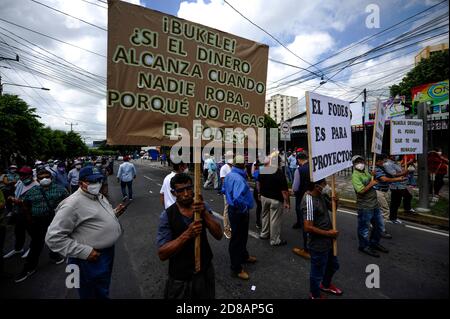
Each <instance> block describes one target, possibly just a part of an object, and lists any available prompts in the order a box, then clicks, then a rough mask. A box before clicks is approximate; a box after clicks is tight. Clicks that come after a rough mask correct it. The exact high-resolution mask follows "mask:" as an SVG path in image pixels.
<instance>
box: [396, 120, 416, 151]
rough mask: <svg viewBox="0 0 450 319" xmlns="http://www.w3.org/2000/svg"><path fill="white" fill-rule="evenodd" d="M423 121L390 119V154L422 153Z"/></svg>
mask: <svg viewBox="0 0 450 319" xmlns="http://www.w3.org/2000/svg"><path fill="white" fill-rule="evenodd" d="M422 152H423V121H422V120H391V152H390V153H391V155H402V154H422Z"/></svg>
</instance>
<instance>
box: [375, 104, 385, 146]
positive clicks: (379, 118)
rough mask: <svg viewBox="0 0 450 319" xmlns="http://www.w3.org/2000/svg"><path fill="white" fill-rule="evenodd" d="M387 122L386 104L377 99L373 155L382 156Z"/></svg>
mask: <svg viewBox="0 0 450 319" xmlns="http://www.w3.org/2000/svg"><path fill="white" fill-rule="evenodd" d="M385 120H386V109H385V107H384V104H383V103H381V102H380V99H377V105H376V113H375V122H374V130H373V138H372V153H375V154H381V151H382V147H383V135H384V121H385Z"/></svg>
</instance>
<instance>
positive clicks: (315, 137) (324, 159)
mask: <svg viewBox="0 0 450 319" xmlns="http://www.w3.org/2000/svg"><path fill="white" fill-rule="evenodd" d="M306 114H307V119H308V145H309V163H310V164H309V167H310V175H311V180H312V181H318V180H320V179H322V178H325V177H328V176H330V175H333V174H334V173H337V172H339V171H341V170H343V169H346V168H348V167H351V166H352V161H351V158H352V129H351V119H350V104H349V102H346V101H342V100H338V99H335V98H332V97H328V96H324V95H320V94H317V93H312V92H306Z"/></svg>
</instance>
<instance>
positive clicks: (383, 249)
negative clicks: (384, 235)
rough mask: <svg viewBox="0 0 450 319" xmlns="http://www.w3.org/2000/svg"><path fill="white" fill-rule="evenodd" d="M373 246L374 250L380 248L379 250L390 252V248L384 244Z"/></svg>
mask: <svg viewBox="0 0 450 319" xmlns="http://www.w3.org/2000/svg"><path fill="white" fill-rule="evenodd" d="M371 248H372V250H378V251H381V252H382V253H388V252H389V249H387V248H386V247H384V246H382V245H380V244H378V245H373V246H372V247H371Z"/></svg>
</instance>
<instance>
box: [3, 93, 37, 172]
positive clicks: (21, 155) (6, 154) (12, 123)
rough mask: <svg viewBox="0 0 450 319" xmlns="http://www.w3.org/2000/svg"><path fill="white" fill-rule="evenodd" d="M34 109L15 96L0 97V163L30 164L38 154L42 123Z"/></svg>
mask: <svg viewBox="0 0 450 319" xmlns="http://www.w3.org/2000/svg"><path fill="white" fill-rule="evenodd" d="M35 112H36V110H35V109H34V108H29V107H28V105H27V103H25V102H24V101H23V100H22V99H20V98H19V97H18V96H17V95H10V94H5V95H2V96H0V163H2V164H3V165H4V166H7V165H9V164H10V163H11V161H13V160H14V161H16V160H17V162H18V164H21V163H26V162H28V163H29V162H31V161H32V160H33V159H35V158H36V156H37V155H38V154H39V147H38V146H39V142H40V139H41V138H40V130H41V128H42V126H43V125H42V123H40V122H39V121H38V118H39V116H38V115H37V114H35Z"/></svg>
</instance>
